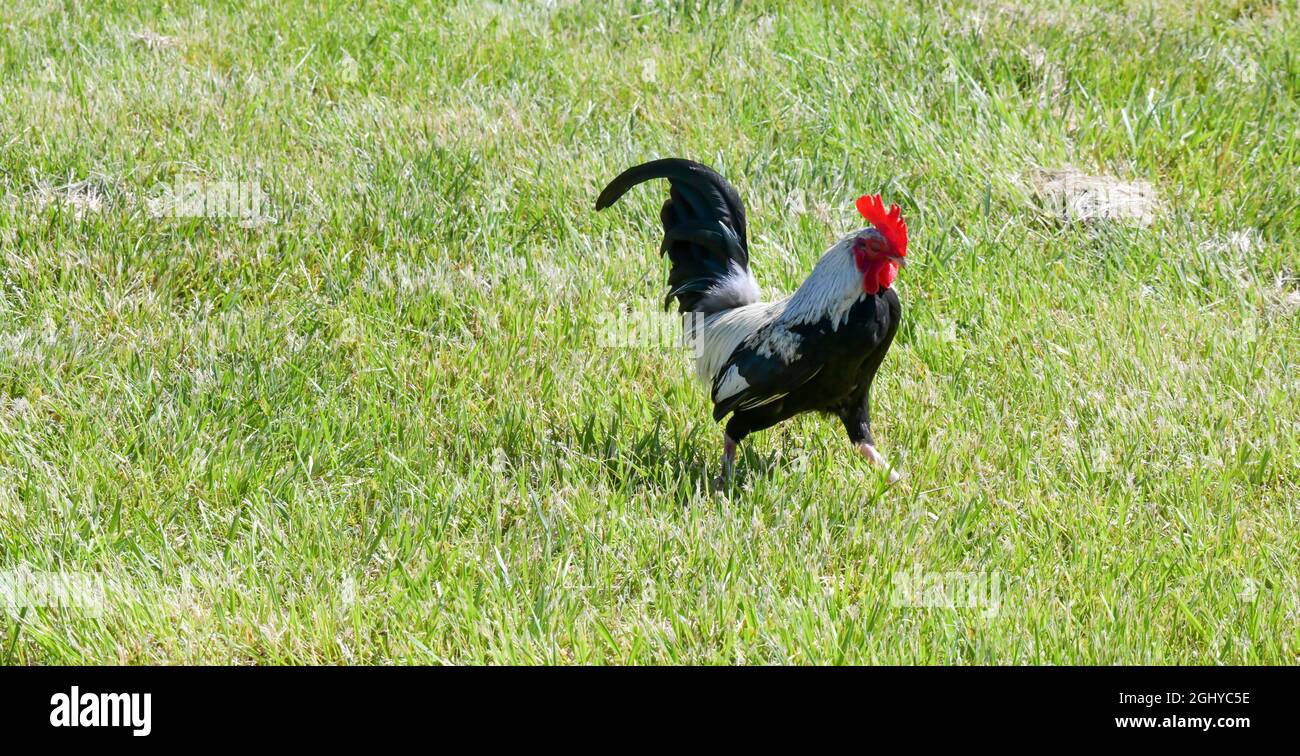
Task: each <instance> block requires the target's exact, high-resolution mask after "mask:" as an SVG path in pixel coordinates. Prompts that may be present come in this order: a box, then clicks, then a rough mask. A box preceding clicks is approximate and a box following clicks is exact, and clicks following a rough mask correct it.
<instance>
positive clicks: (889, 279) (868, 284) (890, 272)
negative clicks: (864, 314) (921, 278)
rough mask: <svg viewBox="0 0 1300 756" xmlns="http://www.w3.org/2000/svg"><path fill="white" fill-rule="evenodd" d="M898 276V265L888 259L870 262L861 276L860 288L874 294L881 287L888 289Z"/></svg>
mask: <svg viewBox="0 0 1300 756" xmlns="http://www.w3.org/2000/svg"><path fill="white" fill-rule="evenodd" d="M897 277H898V265H897V264H895V263H892V262H890V261H888V260H881V261H879V262H875V263H872V264H871V266H870V267H868V268H867V271H866V273H865V274H863V276H862V290H863V291H865V292H867V293H868V294H876V293H878V292H879V291H880V290H881V289H888V288H889V287H890V285H891V284H893V283H894V279H895V278H897Z"/></svg>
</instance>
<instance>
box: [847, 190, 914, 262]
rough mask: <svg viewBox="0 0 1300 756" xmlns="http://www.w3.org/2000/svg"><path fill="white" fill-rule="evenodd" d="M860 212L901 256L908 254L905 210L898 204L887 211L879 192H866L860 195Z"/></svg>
mask: <svg viewBox="0 0 1300 756" xmlns="http://www.w3.org/2000/svg"><path fill="white" fill-rule="evenodd" d="M857 204H858V212H860V213H862V217H863V218H866V219H867V221H868V222H869V223H871V225H872V226H875V228H876V230H877V231H879V232H880V234H881V236H884V237H885V239H887V240H888V241H889V243H890V244H891V245H893V247H894V249H895V250H897V251H898V256H899V257H905V256H906V255H907V222H906V221H904V220H903V211H902V210H901V209H900V208H899V207H898V205H890V206H889V212H885V203H884V202H882V201H881V199H880V195H879V194H864V195H862V196H861V197H858V203H857Z"/></svg>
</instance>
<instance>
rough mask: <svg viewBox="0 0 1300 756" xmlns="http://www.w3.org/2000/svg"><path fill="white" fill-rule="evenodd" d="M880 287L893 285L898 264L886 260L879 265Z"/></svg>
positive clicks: (896, 275) (885, 287) (884, 287)
mask: <svg viewBox="0 0 1300 756" xmlns="http://www.w3.org/2000/svg"><path fill="white" fill-rule="evenodd" d="M879 275H880V278H879V280H880V288H882V289H888V288H889V287H890V286H892V285H893V283H894V279H895V278H898V264H897V263H892V262H886V263H885V264H884V265H882V266H880V274H879Z"/></svg>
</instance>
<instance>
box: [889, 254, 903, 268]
mask: <svg viewBox="0 0 1300 756" xmlns="http://www.w3.org/2000/svg"><path fill="white" fill-rule="evenodd" d="M889 261H890V262H892V263H893V264H895V265H897V266H898V267H900V268H906V267H907V258H906V257H891V258H889Z"/></svg>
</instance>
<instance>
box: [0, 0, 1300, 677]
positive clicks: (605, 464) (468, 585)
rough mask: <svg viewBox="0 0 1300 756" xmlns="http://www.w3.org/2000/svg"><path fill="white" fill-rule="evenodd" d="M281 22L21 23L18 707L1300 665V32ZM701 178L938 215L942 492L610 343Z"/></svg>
mask: <svg viewBox="0 0 1300 756" xmlns="http://www.w3.org/2000/svg"><path fill="white" fill-rule="evenodd" d="M242 6H243V4H242V3H235V2H217V1H215V0H207V1H206V2H199V3H196V4H193V7H191V4H187V3H179V4H178V3H170V2H149V1H146V2H138V3H137V2H127V1H126V0H109V1H108V2H78V1H77V0H66V1H63V2H59V1H56V0H9V1H8V2H6V3H5V4H4V7H3V9H0V30H2V33H0V578H5V579H6V580H7V582H8V584H9V585H10V586H11V587H12V586H13V585H14V584H15V583H22V581H24V580H26V581H27V583H25V584H27V585H31V584H32V582H33V581H35V580H37V579H40V576H45V578H44V579H49V577H48V576H50V575H52V574H53V575H63V576H72V577H80V578H83V579H87V578H88V579H90V580H92V581H93V584H95V585H98V586H99V589H98V591H97V592H95V593H94V596H93V600H92V601H84V602H81V603H76V602H73V601H67V602H64V603H63V605H50V604H57V603H58V602H44V604H42V603H41V602H33V601H30V600H29V601H26V602H23V601H20V600H15V599H14V598H13V596H10V598H9V599H8V601H7V604H5V602H4V601H0V604H5V605H4V606H0V661H4V662H7V663H10V664H43V663H200V662H202V663H215V664H227V663H239V664H246V663H258V664H263V663H270V664H276V663H368V664H369V663H728V664H731V663H925V664H929V663H969V664H987V663H1000V664H1006V663H1054V664H1114V663H1126V664H1128V663H1189V664H1216V663H1266V664H1276V663H1284V664H1294V663H1297V662H1298V661H1300V586H1298V585H1297V568H1296V565H1297V564H1300V401H1297V395H1300V251H1298V246H1300V56H1297V53H1296V51H1297V50H1300V10H1298V9H1297V4H1296V3H1294V2H1291V1H1290V0H1286V1H1283V2H1266V1H1264V0H1259V1H1252V0H1241V1H1239V2H1191V3H1188V2H1173V1H1172V0H1171V1H1170V2H1154V3H1121V2H1103V3H1101V4H1093V3H1082V2H1079V3H1073V2H1064V1H1058V2H1052V1H1040V2H1035V3H1032V4H1030V5H1028V6H1016V5H1013V4H1011V3H1004V2H997V1H994V0H977V1H965V0H955V1H953V2H942V3H869V4H862V3H847V2H846V3H807V4H802V3H801V4H796V3H789V4H785V3H775V2H736V3H721V2H714V3H708V2H650V1H646V2H615V3H603V2H594V1H593V2H566V1H565V0H554V1H552V2H542V1H538V2H514V3H461V4H437V3H402V2H367V3H356V2H345V1H344V0H315V2H303V1H302V0H284V1H282V2H281V1H277V2H270V1H266V2H255V3H251V4H250V7H247V8H245V7H242ZM672 155H677V156H683V157H690V158H694V159H696V160H700V161H702V162H705V163H709V164H711V165H713V166H714V167H716V168H717V169H718V170H719V171H721V172H722V173H723V175H725V176H727V177H728V178H729V179H730V180H731V181H732V182H733V183H734V184H735V185H736V186H737V188H738V189H739V190H740V194H741V196H742V197H743V199H744V201H745V202H746V204H747V206H748V210H749V223H750V244H751V254H752V259H753V268H754V270H755V274H756V276H757V278H758V281H759V283H760V284H761V285H762V286H763V287H764V290H765V292H767V293H769V294H772V295H777V296H780V295H784V294H785V293H789V292H791V291H793V290H794V288H795V287H797V286H798V284H799V283H800V282H801V281H802V280H803V278H804V277H805V276H806V275H807V274H808V272H809V271H810V270H811V269H812V266H813V264H814V262H815V261H816V260H817V258H818V257H819V256H820V255H821V253H822V252H823V251H824V250H825V249H826V248H827V247H828V246H829V245H830V243H832V242H833V240H835V239H836V238H838V237H839V236H841V235H842V234H844V233H846V232H847V231H849V230H852V229H854V228H857V227H858V226H860V225H861V221H860V219H859V218H857V216H856V212H855V211H854V209H853V199H854V198H855V197H857V196H858V195H859V194H863V193H868V192H870V193H875V192H882V193H883V194H884V195H885V197H886V200H888V201H895V202H898V203H900V204H901V205H902V206H903V207H904V208H905V212H906V215H907V218H908V223H909V227H910V230H911V245H910V247H909V250H908V259H909V261H910V263H911V264H910V266H909V267H908V268H907V269H906V270H904V271H902V273H901V274H900V276H899V280H898V282H897V284H896V287H897V290H898V292H899V295H900V297H901V299H902V301H903V324H902V327H901V329H900V330H899V333H898V337H897V339H896V340H895V342H894V346H893V348H892V350H891V351H890V353H889V356H888V358H887V359H886V361H885V363H884V366H883V367H882V369H881V372H880V376H879V378H878V380H877V383H876V390H875V392H874V401H875V406H874V415H873V422H874V428H875V430H876V437H877V441H878V442H879V445H880V448H881V451H882V452H883V453H884V454H885V455H886V456H887V457H889V458H890V459H892V460H894V461H895V462H896V463H897V464H898V465H899V466H901V468H902V469H903V470H904V472H905V473H906V477H905V478H904V480H903V481H902V482H901V483H899V484H897V485H894V486H890V485H888V484H887V483H886V481H885V480H884V477H883V476H882V474H881V473H880V472H879V471H878V470H876V469H874V468H872V467H870V466H868V465H867V464H866V463H865V462H864V460H862V459H861V458H860V457H859V456H858V455H856V454H855V453H854V452H853V450H852V448H851V447H850V446H849V444H848V442H847V440H846V438H845V436H844V431H843V429H842V428H841V427H840V425H839V423H838V421H834V420H827V419H825V418H819V417H804V418H800V419H797V420H795V421H793V422H790V423H787V424H785V425H783V426H780V427H778V428H776V429H773V430H771V431H767V432H763V433H760V434H755V435H754V436H752V437H751V438H750V439H749V440H747V441H746V443H745V444H744V447H743V450H742V455H741V458H740V459H739V461H738V465H737V475H736V477H735V478H734V479H733V481H732V484H731V485H730V486H728V487H726V488H724V489H721V490H714V488H713V486H712V485H711V483H712V479H713V477H714V475H715V474H716V473H717V467H718V454H719V453H720V450H721V429H720V427H719V426H718V425H717V424H715V423H714V422H712V420H711V419H710V414H709V413H710V403H709V400H708V396H707V391H706V390H705V389H704V388H703V387H702V386H701V385H700V384H698V383H696V382H694V381H693V379H692V377H691V372H690V368H689V363H688V360H687V355H686V353H685V352H683V350H681V349H680V348H672V346H671V345H667V346H664V345H654V344H643V345H641V346H639V347H637V346H633V347H623V348H619V347H618V346H617V345H613V344H611V343H610V340H609V339H608V338H605V336H607V335H608V334H607V331H608V329H609V328H610V327H611V323H614V322H619V320H620V319H637V318H641V319H648V318H651V317H652V315H651V313H653V312H654V311H655V309H656V307H657V305H658V303H659V302H660V301H661V299H662V297H663V295H664V294H665V293H666V287H665V279H666V274H667V271H666V264H665V263H664V261H662V260H661V259H660V257H659V255H658V244H659V227H658V218H657V213H658V207H659V205H660V203H662V201H663V198H664V191H665V188H664V186H663V185H662V184H652V185H650V186H648V187H643V188H639V189H637V190H636V191H634V192H632V193H631V194H629V195H628V196H627V197H626V198H625V199H624V201H623V202H621V203H620V204H619V205H618V206H616V207H615V208H613V209H611V210H608V211H605V212H602V213H599V214H597V213H595V212H593V208H592V206H593V203H594V200H595V197H596V195H597V193H598V192H599V190H600V189H601V187H602V186H604V184H605V182H606V181H607V180H609V179H610V178H612V177H613V176H614V175H615V174H616V173H617V172H619V171H620V170H622V169H623V168H626V167H628V166H630V165H633V164H635V163H638V162H641V161H643V160H648V159H651V158H655V157H663V156H672ZM1081 186H1085V187H1097V186H1099V187H1102V188H1101V189H1100V190H1097V189H1093V190H1090V191H1091V194H1088V195H1087V196H1083V197H1082V199H1080V196H1081V195H1079V193H1078V191H1077V190H1078V189H1079V187H1081ZM1062 187H1064V188H1062ZM1117 187H1128V188H1127V189H1120V188H1117ZM1129 191H1132V192H1136V193H1137V195H1139V199H1140V201H1141V207H1140V208H1139V209H1140V212H1138V213H1130V212H1129V209H1131V208H1129V207H1127V205H1132V204H1135V203H1127V205H1126V206H1125V207H1120V208H1119V209H1113V208H1110V207H1109V206H1108V205H1107V202H1108V201H1110V200H1111V199H1113V198H1114V197H1115V196H1118V195H1121V194H1123V195H1124V196H1129V195H1127V194H1124V192H1129ZM232 197H233V198H234V199H232ZM236 199H237V200H238V201H235V200H236ZM196 202H197V205H196ZM204 202H206V204H204ZM1084 205H1087V207H1083V206H1084ZM1081 207H1082V209H1081ZM1088 207H1091V208H1092V210H1088ZM196 208H197V210H196ZM1098 208H1099V210H1098ZM1089 215H1091V217H1087V216H1089ZM1130 215H1132V216H1137V217H1129V216H1130ZM963 581H965V582H967V583H971V584H977V585H981V586H983V587H984V589H985V590H984V591H983V593H982V594H980V595H982V596H984V599H983V600H977V601H970V602H967V601H964V600H962V598H961V597H960V596H953V595H952V594H953V593H954V592H953V591H951V590H948V588H950V587H951V586H952V585H954V584H959V583H962V582H963ZM0 582H3V581H0ZM909 585H910V586H913V587H915V586H916V585H922V586H924V587H925V588H926V590H925V591H920V592H918V591H912V592H910V593H909V591H908V590H905V589H906V587H907V586H909ZM940 589H942V590H940ZM976 598H978V596H977V597H976ZM991 599H995V600H991ZM971 604H974V605H971Z"/></svg>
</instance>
